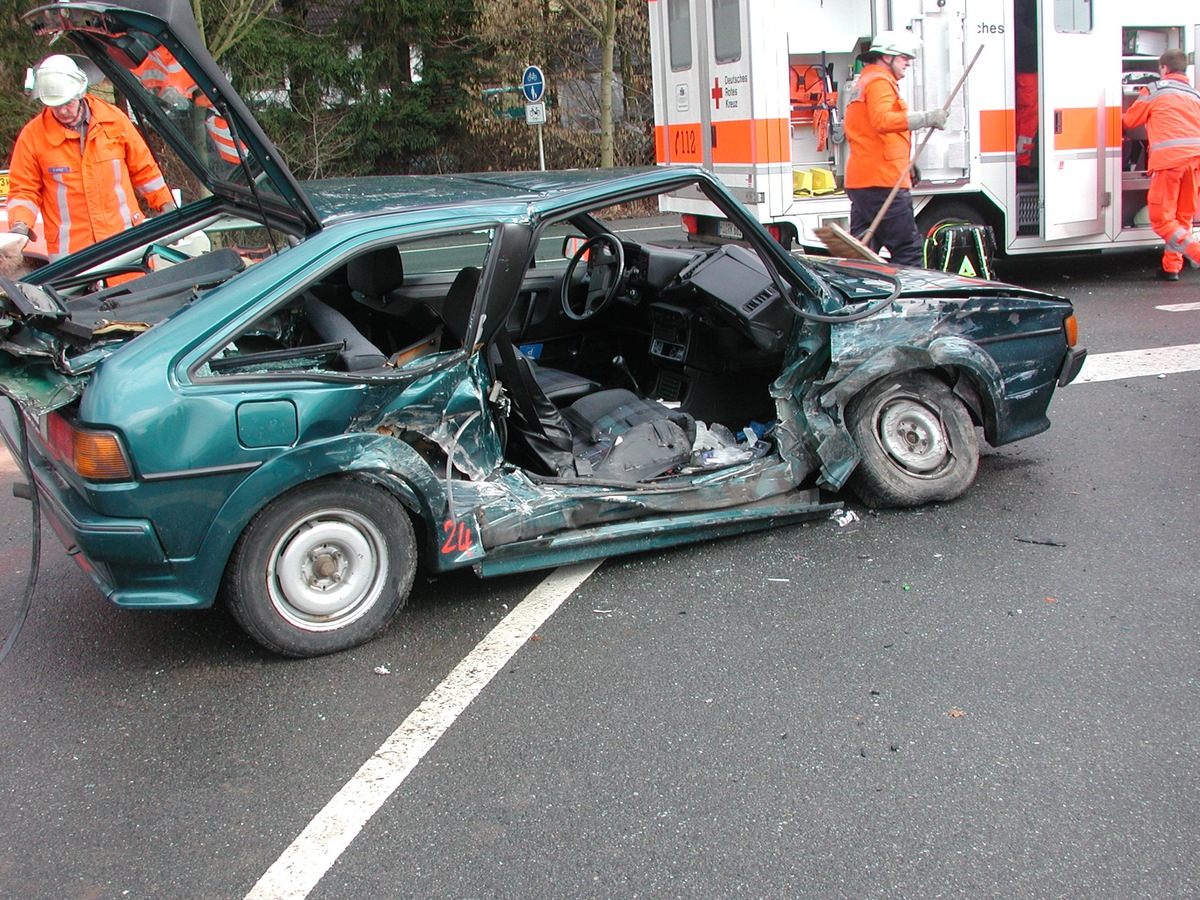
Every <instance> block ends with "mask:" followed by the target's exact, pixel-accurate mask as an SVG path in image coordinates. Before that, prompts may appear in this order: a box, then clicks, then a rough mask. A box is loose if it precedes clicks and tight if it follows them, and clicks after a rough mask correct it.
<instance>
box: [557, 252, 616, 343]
mask: <svg viewBox="0 0 1200 900" xmlns="http://www.w3.org/2000/svg"><path fill="white" fill-rule="evenodd" d="M580 262H586V263H587V265H586V266H585V267H584V269H583V271H581V272H578V273H576V270H577V269H578V268H579V264H580ZM624 277H625V248H624V247H622V246H621V242H620V241H619V240H618V239H617V237H616V236H615V235H611V234H598V235H596V236H595V237H594V238H589V239H588V240H587V241H584V244H583V246H582V247H580V248H579V249H578V250H576V251H575V255H574V256H572V257H571V262H570V263H568V264H567V271H566V274H564V275H563V280H562V308H563V313H565V314H566V316H567V318H568V319H574V320H575V321H577V322H582V321H583V320H585V319H590V318H591V317H592V316H594V315H596V313H598V312H600V310H602V309H604V307H606V306H608V304H609V303H610V302H611V301H612V299H613V297H615V296H617V291H618V290H619V289H620V287H621V281H622V280H623V279H624ZM581 302H582V306H581V305H580V303H581Z"/></svg>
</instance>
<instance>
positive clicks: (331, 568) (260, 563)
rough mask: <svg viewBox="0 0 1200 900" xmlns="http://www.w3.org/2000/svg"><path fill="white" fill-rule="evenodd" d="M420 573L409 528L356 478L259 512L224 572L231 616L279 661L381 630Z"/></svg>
mask: <svg viewBox="0 0 1200 900" xmlns="http://www.w3.org/2000/svg"><path fill="white" fill-rule="evenodd" d="M415 573H416V539H415V536H414V534H413V526H412V522H411V521H410V520H409V517H408V514H407V513H406V512H405V511H404V508H403V507H402V506H401V505H400V504H399V502H397V501H396V499H395V498H394V497H392V495H391V494H389V493H388V492H387V491H385V490H384V489H383V488H381V487H378V486H376V485H372V484H367V483H364V482H361V481H353V480H336V481H324V482H318V483H314V484H309V485H303V486H301V487H299V488H296V489H295V490H293V491H290V492H289V493H287V494H284V495H283V496H281V497H279V498H278V499H276V500H274V501H273V502H271V503H270V504H268V505H267V506H265V507H264V508H263V509H262V510H261V511H260V512H259V513H258V515H256V516H255V517H254V519H253V520H251V522H250V524H249V525H248V526H247V527H246V530H245V531H244V532H243V533H242V536H241V538H240V539H239V540H238V543H237V546H236V547H235V548H234V551H233V554H232V556H231V557H230V560H229V565H228V567H227V569H226V572H225V585H224V587H225V595H226V600H227V602H228V604H229V608H230V610H231V612H232V613H233V615H234V618H236V619H237V620H238V622H239V623H240V624H241V625H242V627H243V628H244V629H245V630H246V631H247V632H248V633H249V634H250V636H251V637H253V638H254V639H255V640H256V641H258V642H259V643H260V644H262V645H263V646H264V647H266V648H268V649H269V650H273V651H274V652H276V653H281V654H283V655H285V656H300V657H310V656H321V655H323V654H326V653H334V652H337V651H339V650H346V649H348V648H350V647H355V646H357V645H359V644H361V643H363V642H364V641H368V640H370V639H371V638H373V637H375V636H376V635H378V634H379V633H380V632H381V631H383V630H384V629H385V628H386V627H387V625H388V623H389V622H390V621H391V619H392V616H393V615H394V614H395V613H396V612H397V611H398V610H399V609H400V608H401V607H402V606H403V605H404V601H405V600H406V599H407V598H408V593H409V590H410V589H411V588H412V582H413V576H414V575H415Z"/></svg>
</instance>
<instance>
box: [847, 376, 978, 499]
mask: <svg viewBox="0 0 1200 900" xmlns="http://www.w3.org/2000/svg"><path fill="white" fill-rule="evenodd" d="M846 420H847V425H848V427H849V429H850V434H851V435H852V436H853V437H854V440H855V442H856V443H857V444H858V449H859V451H860V452H861V453H862V462H861V463H859V465H858V468H857V469H855V470H854V474H853V476H852V477H851V479H850V487H851V489H852V490H853V491H854V492H855V493H856V494H858V496H859V497H860V498H861V499H862V501H863V502H864V503H865V504H867V506H871V507H886V506H920V505H921V504H922V503H930V502H932V501H935V500H953V499H954V498H955V497H958V496H959V495H960V494H962V493H963V492H964V491H966V489H967V488H969V487H970V486H971V484H972V483H973V482H974V481H975V472H976V470H977V469H978V468H979V439H978V438H977V437H976V435H975V426H974V424H973V423H972V422H971V415H970V413H969V412H968V411H967V408H966V406H964V405H963V403H962V401H960V400H959V399H958V398H957V397H956V396H954V393H953V392H952V391H951V390H950V388H949V387H948V386H947V385H946V384H945V383H944V382H943V381H941V380H940V379H938V378H936V377H935V376H934V375H932V374H930V373H928V372H906V373H904V374H902V375H898V376H896V377H894V378H885V379H883V380H882V381H878V382H876V383H875V384H873V385H871V387H869V388H867V390H865V391H863V393H862V394H860V395H859V396H858V397H857V398H855V400H854V401H853V402H852V403H851V405H850V408H849V409H848V410H847V414H846Z"/></svg>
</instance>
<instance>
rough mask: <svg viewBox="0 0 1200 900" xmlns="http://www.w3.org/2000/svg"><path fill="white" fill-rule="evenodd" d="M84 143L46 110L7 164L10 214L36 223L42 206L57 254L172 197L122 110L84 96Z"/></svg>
mask: <svg viewBox="0 0 1200 900" xmlns="http://www.w3.org/2000/svg"><path fill="white" fill-rule="evenodd" d="M84 101H85V102H86V103H87V104H88V109H89V117H88V124H87V136H86V138H85V140H84V147H83V149H82V151H81V149H80V139H79V133H78V132H77V131H75V130H74V129H70V128H67V127H65V126H64V125H62V124H60V123H59V122H58V120H57V119H55V118H54V114H53V113H52V112H51V111H50V110H49V109H44V110H42V112H41V114H40V115H38V116H36V117H34V118H33V119H32V120H31V121H30V122H28V123H27V124H26V125H25V127H24V128H22V129H21V133H20V135H18V136H17V142H16V144H15V145H14V146H13V151H12V162H11V164H10V166H9V173H8V178H9V192H8V219H9V224H10V226H11V225H12V224H15V223H17V222H23V223H24V224H25V225H27V226H28V227H29V229H30V230H33V228H34V225H35V223H36V221H37V214H38V211H39V210H40V211H41V213H42V221H43V227H44V228H45V237H46V247H47V249H48V250H49V253H50V258H51V259H58V258H59V257H60V256H65V255H66V254H68V253H73V252H75V251H76V250H80V249H82V248H84V247H87V246H90V245H91V244H94V243H96V242H97V241H102V240H104V239H105V238H108V237H112V236H113V235H114V234H119V233H120V232H122V231H125V230H126V229H128V228H132V227H133V226H135V225H139V224H141V223H142V222H143V221H144V220H145V216H144V215H143V213H142V209H141V206H140V204H139V202H138V198H139V197H144V198H145V199H146V202H147V203H149V204H150V206H151V207H153V208H154V209H161V208H162V207H163V206H164V205H165V204H166V203H168V202H170V201H171V200H172V197H171V192H170V190H169V189H168V188H167V184H166V182H165V181H164V180H163V176H162V172H161V171H160V170H159V168H158V163H156V162H155V161H154V157H153V156H152V155H151V153H150V148H148V147H147V146H146V142H145V141H144V140H143V139H142V136H141V134H139V133H138V130H137V129H136V128H135V127H134V126H133V123H132V122H130V121H129V117H128V116H126V115H125V114H124V113H123V112H121V110H119V109H117V107H115V106H113V105H112V104H111V103H107V102H105V101H104V100H101V99H100V98H98V97H93V96H91V95H87V96H85V97H84Z"/></svg>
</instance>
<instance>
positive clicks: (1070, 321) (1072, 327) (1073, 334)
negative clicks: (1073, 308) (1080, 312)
mask: <svg viewBox="0 0 1200 900" xmlns="http://www.w3.org/2000/svg"><path fill="white" fill-rule="evenodd" d="M1063 331H1065V332H1066V333H1067V346H1068V347H1074V346H1075V344H1076V342H1077V341H1078V340H1079V322H1078V320H1077V319H1076V318H1075V314H1074V313H1071V315H1069V316H1067V317H1066V318H1065V319H1063Z"/></svg>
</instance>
